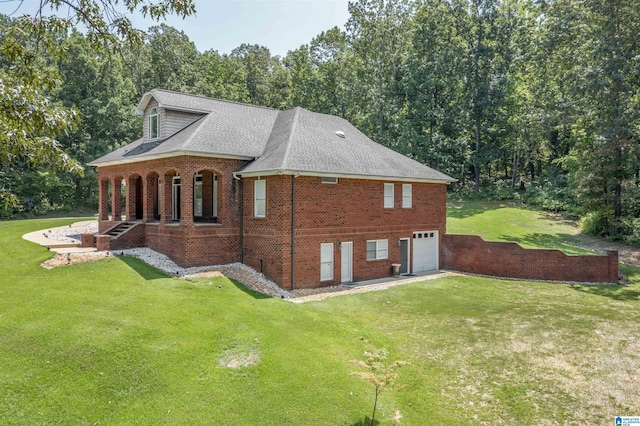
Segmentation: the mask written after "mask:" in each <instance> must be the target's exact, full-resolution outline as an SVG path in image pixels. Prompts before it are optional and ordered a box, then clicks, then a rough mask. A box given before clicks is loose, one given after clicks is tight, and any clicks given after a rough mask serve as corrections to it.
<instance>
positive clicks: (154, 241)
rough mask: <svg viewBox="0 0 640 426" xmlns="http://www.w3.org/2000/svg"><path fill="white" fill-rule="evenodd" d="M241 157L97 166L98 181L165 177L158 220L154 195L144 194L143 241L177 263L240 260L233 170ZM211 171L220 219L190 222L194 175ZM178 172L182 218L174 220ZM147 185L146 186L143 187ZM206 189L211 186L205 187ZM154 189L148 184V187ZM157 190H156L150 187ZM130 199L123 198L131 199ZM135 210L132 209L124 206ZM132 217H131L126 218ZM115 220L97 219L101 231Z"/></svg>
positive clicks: (193, 264)
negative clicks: (173, 184) (174, 182)
mask: <svg viewBox="0 0 640 426" xmlns="http://www.w3.org/2000/svg"><path fill="white" fill-rule="evenodd" d="M243 164H245V162H244V161H240V160H228V159H219V158H202V157H188V156H184V157H173V158H167V159H161V160H153V161H146V162H140V163H133V164H124V165H117V166H105V167H99V168H98V179H99V180H100V181H104V180H111V181H113V179H115V178H118V177H122V176H124V177H125V179H128V178H129V177H130V176H134V175H140V176H142V178H143V181H144V180H146V177H148V176H156V175H157V176H159V177H160V179H161V180H162V181H163V185H162V186H163V191H164V193H163V194H162V208H161V211H162V217H161V219H160V221H159V222H154V221H151V220H149V219H152V218H153V214H152V211H153V207H154V206H153V199H154V196H155V193H154V194H151V195H152V196H146V197H142V199H143V200H144V201H143V202H144V207H143V211H144V215H143V216H144V217H145V218H146V222H147V224H146V226H145V227H144V228H145V237H144V240H145V242H144V244H145V245H146V246H147V247H149V248H151V249H153V250H156V251H159V252H160V253H164V254H166V255H168V256H170V257H171V258H172V259H173V260H174V261H175V262H176V263H178V264H179V265H180V266H199V265H213V264H223V263H231V262H238V261H239V260H240V243H239V241H240V240H239V235H240V232H239V229H240V213H239V212H240V198H239V195H238V194H237V191H238V183H237V181H234V179H233V176H232V173H233V172H234V171H235V170H237V169H238V168H240V167H241V166H242V165H243ZM203 170H209V171H211V172H214V173H216V174H217V175H218V223H215V224H213V223H206V224H205V223H203V224H200V223H194V221H193V196H192V194H193V177H194V176H195V175H196V174H197V173H198V172H200V171H203ZM176 173H177V174H179V175H180V176H181V177H182V179H181V184H182V185H181V191H182V197H181V204H180V206H181V220H180V222H179V223H172V222H171V217H170V212H171V208H170V205H171V204H170V203H171V182H170V179H171V176H173V175H175V174H176ZM145 186H147V187H148V185H145ZM209 187H210V186H209ZM151 190H152V189H151V188H149V191H151ZM154 191H155V190H154ZM131 201H133V200H130V199H127V202H128V203H130V202H131ZM128 210H130V211H135V209H128ZM127 219H128V220H134V218H127ZM116 223H117V222H115V221H113V220H111V221H109V220H101V221H100V222H99V229H100V232H104V231H105V230H106V229H108V228H110V227H112V226H113V225H115V224H116Z"/></svg>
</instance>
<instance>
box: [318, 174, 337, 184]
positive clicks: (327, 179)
mask: <svg viewBox="0 0 640 426" xmlns="http://www.w3.org/2000/svg"><path fill="white" fill-rule="evenodd" d="M320 182H322V183H327V184H330V185H337V184H338V178H337V177H331V176H322V177H321V178H320Z"/></svg>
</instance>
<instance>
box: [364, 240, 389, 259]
mask: <svg viewBox="0 0 640 426" xmlns="http://www.w3.org/2000/svg"><path fill="white" fill-rule="evenodd" d="M388 257H389V241H388V240H371V241H367V260H380V259H387V258H388Z"/></svg>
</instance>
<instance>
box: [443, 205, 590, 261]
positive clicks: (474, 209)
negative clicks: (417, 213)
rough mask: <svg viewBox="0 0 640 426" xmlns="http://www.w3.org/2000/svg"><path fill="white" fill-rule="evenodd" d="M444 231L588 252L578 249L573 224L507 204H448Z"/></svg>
mask: <svg viewBox="0 0 640 426" xmlns="http://www.w3.org/2000/svg"><path fill="white" fill-rule="evenodd" d="M447 232H449V233H452V234H475V235H481V236H482V237H483V238H484V239H485V240H488V241H515V242H517V243H520V244H521V245H522V246H523V247H529V248H540V247H542V248H557V249H560V250H562V251H564V252H565V253H567V254H582V253H588V251H587V250H585V249H582V248H580V247H579V242H580V236H579V234H580V231H579V230H578V228H577V227H576V225H575V223H573V222H571V221H568V220H563V219H561V218H559V217H558V216H557V215H553V214H550V213H547V212H543V211H539V210H533V209H527V208H523V207H514V206H512V205H510V204H501V203H496V202H483V201H465V202H450V203H449V204H448V205H447Z"/></svg>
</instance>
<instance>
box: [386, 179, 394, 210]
mask: <svg viewBox="0 0 640 426" xmlns="http://www.w3.org/2000/svg"><path fill="white" fill-rule="evenodd" d="M394 186H395V185H394V184H393V183H385V184H384V208H385V209H392V208H393V207H394V205H395V198H394Z"/></svg>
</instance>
